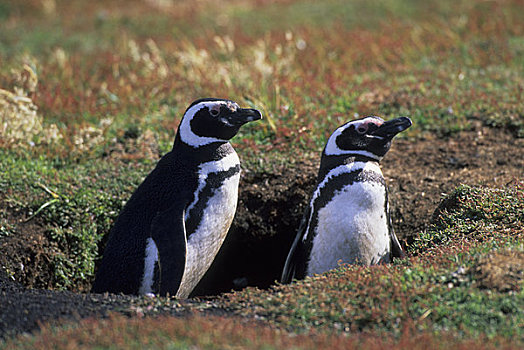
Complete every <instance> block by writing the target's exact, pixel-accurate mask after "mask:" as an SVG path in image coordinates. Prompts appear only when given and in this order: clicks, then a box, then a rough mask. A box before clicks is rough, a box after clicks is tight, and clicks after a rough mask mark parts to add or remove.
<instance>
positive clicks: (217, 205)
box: [177, 153, 240, 298]
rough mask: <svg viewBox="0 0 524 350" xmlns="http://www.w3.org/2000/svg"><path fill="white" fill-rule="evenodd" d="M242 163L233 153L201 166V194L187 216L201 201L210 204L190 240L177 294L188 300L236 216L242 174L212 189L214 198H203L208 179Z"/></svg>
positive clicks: (228, 178) (199, 191) (199, 192)
mask: <svg viewBox="0 0 524 350" xmlns="http://www.w3.org/2000/svg"><path fill="white" fill-rule="evenodd" d="M239 164H240V162H239V160H238V156H237V155H236V153H232V154H231V155H228V157H226V158H224V159H222V160H220V161H217V162H210V163H205V164H203V165H202V166H201V171H200V178H199V182H200V183H199V187H198V191H197V195H196V196H195V200H194V202H193V203H191V204H190V205H189V206H188V209H187V210H186V213H187V212H188V211H189V210H190V209H191V207H192V206H195V205H197V203H198V201H199V200H204V201H206V205H205V206H204V208H205V209H204V210H203V211H202V212H201V213H199V214H200V215H201V217H200V222H199V224H198V226H197V227H196V229H195V231H194V232H192V233H191V235H190V236H189V239H188V241H187V251H186V265H185V269H184V275H183V277H182V282H181V285H180V289H179V290H178V292H177V297H179V298H187V297H188V296H189V294H190V293H191V291H192V290H193V289H194V288H195V287H196V285H197V284H198V282H199V281H200V279H201V278H202V277H203V275H204V273H205V272H206V271H207V270H208V269H209V267H210V266H211V263H212V262H213V260H214V259H215V256H216V254H217V253H218V251H219V249H220V247H221V246H222V243H223V242H224V239H225V238H226V235H227V232H228V230H229V227H230V226H231V222H232V221H233V217H234V216H235V211H236V207H237V200H238V183H239V180H240V173H239V172H236V173H234V174H231V175H228V176H227V177H225V178H224V179H223V181H222V182H221V185H220V186H219V187H216V188H213V189H212V194H211V196H209V197H207V198H203V197H202V196H200V195H201V194H202V192H205V189H206V180H207V178H208V177H210V176H213V175H214V174H219V173H225V172H228V171H232V170H233V169H235V167H238V166H239ZM192 215H193V214H192ZM197 215H198V214H197Z"/></svg>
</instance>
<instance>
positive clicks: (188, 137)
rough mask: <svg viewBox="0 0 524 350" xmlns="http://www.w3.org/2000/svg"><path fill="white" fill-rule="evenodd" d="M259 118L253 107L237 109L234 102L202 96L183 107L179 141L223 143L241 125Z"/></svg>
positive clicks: (192, 143) (199, 144)
mask: <svg viewBox="0 0 524 350" xmlns="http://www.w3.org/2000/svg"><path fill="white" fill-rule="evenodd" d="M259 119H262V115H261V114H260V112H259V111H258V110H256V109H252V108H240V107H239V106H238V104H237V103H236V102H233V101H231V100H225V99H219V98H203V99H199V100H196V101H194V102H193V103H191V105H190V106H189V107H188V108H187V110H186V112H185V113H184V116H183V118H182V122H181V123H180V126H179V131H178V133H179V135H180V138H181V139H182V141H183V142H184V143H186V144H188V145H190V146H193V147H200V146H204V145H207V144H210V143H213V142H227V141H228V140H230V139H231V138H232V137H233V136H235V135H236V134H237V132H238V130H239V129H240V127H241V126H242V125H244V124H245V123H247V122H251V121H254V120H259Z"/></svg>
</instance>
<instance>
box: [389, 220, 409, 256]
mask: <svg viewBox="0 0 524 350" xmlns="http://www.w3.org/2000/svg"><path fill="white" fill-rule="evenodd" d="M389 238H390V241H391V243H390V246H391V257H392V258H399V259H404V258H405V257H406V253H404V250H403V249H402V246H401V245H400V242H399V241H398V238H397V235H395V232H394V231H393V227H391V229H390V231H389Z"/></svg>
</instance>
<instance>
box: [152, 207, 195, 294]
mask: <svg viewBox="0 0 524 350" xmlns="http://www.w3.org/2000/svg"><path fill="white" fill-rule="evenodd" d="M184 208H185V203H184V201H177V203H175V204H174V205H172V206H171V207H170V208H169V209H167V210H166V211H163V212H160V213H158V214H157V215H156V216H155V218H154V219H153V222H152V224H151V238H152V239H153V241H154V242H155V244H156V246H157V249H158V265H159V279H158V294H160V295H166V294H168V293H169V294H170V295H173V296H174V295H176V293H177V291H178V289H179V287H180V283H181V281H182V276H183V275H184V269H185V266H186V249H187V247H186V245H187V238H186V228H185V223H184Z"/></svg>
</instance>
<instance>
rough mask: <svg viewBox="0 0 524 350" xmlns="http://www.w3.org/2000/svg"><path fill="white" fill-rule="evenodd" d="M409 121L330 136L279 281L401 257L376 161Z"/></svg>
mask: <svg viewBox="0 0 524 350" xmlns="http://www.w3.org/2000/svg"><path fill="white" fill-rule="evenodd" d="M410 126H411V120H410V119H409V118H405V117H402V118H398V119H393V120H390V121H387V122H384V121H383V120H382V119H381V118H379V117H366V118H363V119H360V120H354V121H351V122H349V123H346V124H344V125H342V126H341V127H339V128H338V129H336V130H335V131H334V132H333V134H332V135H331V136H330V138H329V140H328V142H327V144H326V146H325V148H324V151H323V152H322V159H321V163H320V169H319V173H318V179H317V186H316V189H315V191H314V192H313V195H312V196H311V200H310V203H309V206H308V207H307V209H306V211H305V213H304V216H303V219H302V222H301V224H300V227H299V229H298V233H297V235H296V237H295V240H294V242H293V245H292V246H291V249H290V252H289V254H288V257H287V260H286V263H285V266H284V270H283V273H282V277H281V281H282V282H283V283H289V282H290V281H291V280H292V279H293V278H297V279H301V278H304V277H305V276H311V275H313V274H318V273H322V272H325V271H328V270H331V269H334V268H336V267H338V266H339V265H340V263H349V264H363V265H372V264H378V263H384V262H390V261H391V259H392V257H402V256H404V253H403V251H402V248H401V246H400V243H399V241H398V239H397V237H396V235H395V233H394V231H393V227H392V225H391V219H390V216H389V203H388V190H387V186H386V182H385V179H384V176H383V175H382V171H381V170H380V167H379V161H380V160H381V159H382V157H384V155H385V154H386V153H387V151H388V150H389V148H390V147H391V140H392V139H393V137H394V136H395V135H396V134H398V133H399V132H401V131H403V130H405V129H407V128H409V127H410Z"/></svg>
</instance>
